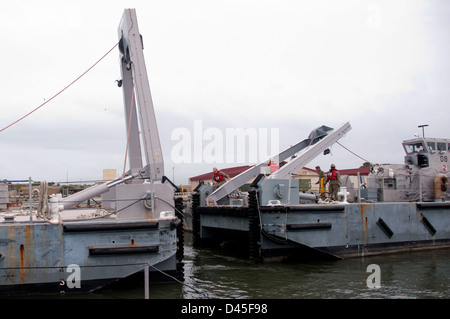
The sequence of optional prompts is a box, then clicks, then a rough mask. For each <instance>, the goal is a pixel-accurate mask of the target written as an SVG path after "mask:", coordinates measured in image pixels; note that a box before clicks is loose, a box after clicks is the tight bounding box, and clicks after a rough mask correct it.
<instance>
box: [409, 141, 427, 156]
mask: <svg viewBox="0 0 450 319" xmlns="http://www.w3.org/2000/svg"><path fill="white" fill-rule="evenodd" d="M424 150H425V149H424V147H423V144H422V143H421V142H419V143H415V144H405V151H406V153H407V154H412V153H418V152H423V151H424Z"/></svg>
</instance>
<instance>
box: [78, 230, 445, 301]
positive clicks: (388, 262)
mask: <svg viewBox="0 0 450 319" xmlns="http://www.w3.org/2000/svg"><path fill="white" fill-rule="evenodd" d="M185 242H186V246H185V266H184V269H185V274H184V276H185V277H184V283H183V284H181V283H176V282H174V283H167V284H152V285H151V286H150V298H151V299H156V298H164V299H183V298H184V299H200V298H232V299H235V298H252V299H281V298H283V299H305V298H319V299H365V298H392V299H394V298H402V299H405V298H408V299H409V298H450V249H440V250H428V251H416V252H405V253H400V254H395V255H385V256H372V257H365V258H352V259H346V260H339V261H314V262H308V263H305V262H301V263H300V262H298V263H288V264H282V263H268V264H262V263H255V262H253V261H251V260H249V259H247V258H245V257H244V256H237V255H235V254H232V253H230V252H227V251H223V250H212V249H209V248H197V247H192V244H191V238H190V234H186V241H185ZM372 264H376V265H378V266H379V275H380V276H379V279H380V288H369V287H368V285H367V279H368V277H369V276H371V275H372V272H371V271H369V272H368V269H367V268H368V266H369V265H372ZM370 282H373V281H370ZM143 297H144V285H143V284H142V285H140V284H138V285H137V286H134V287H133V288H131V289H130V288H119V289H114V290H104V291H101V292H96V293H92V294H90V295H88V296H84V297H83V298H108V299H109V298H143Z"/></svg>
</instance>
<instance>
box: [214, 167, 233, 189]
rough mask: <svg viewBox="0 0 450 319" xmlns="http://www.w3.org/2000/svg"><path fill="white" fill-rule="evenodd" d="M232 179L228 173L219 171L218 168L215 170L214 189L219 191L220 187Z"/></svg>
mask: <svg viewBox="0 0 450 319" xmlns="http://www.w3.org/2000/svg"><path fill="white" fill-rule="evenodd" d="M229 179H230V176H228V174H227V173H224V172H222V171H219V170H218V169H217V168H216V167H214V168H213V183H214V189H218V188H219V187H220V186H222V185H223V184H225V183H226V181H227V180H229Z"/></svg>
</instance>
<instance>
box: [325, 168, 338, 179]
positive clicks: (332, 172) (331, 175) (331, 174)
mask: <svg viewBox="0 0 450 319" xmlns="http://www.w3.org/2000/svg"><path fill="white" fill-rule="evenodd" d="M336 172H337V169H333V170H331V169H330V171H329V172H328V173H327V179H333V180H337V175H336Z"/></svg>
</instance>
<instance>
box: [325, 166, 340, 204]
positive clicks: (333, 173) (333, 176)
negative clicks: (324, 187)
mask: <svg viewBox="0 0 450 319" xmlns="http://www.w3.org/2000/svg"><path fill="white" fill-rule="evenodd" d="M328 182H330V186H329V187H328V190H329V192H330V196H331V199H332V200H337V199H338V196H337V193H338V191H339V187H340V186H341V174H339V171H338V170H337V169H336V165H334V164H331V167H330V170H329V171H328V173H327V183H328Z"/></svg>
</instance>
